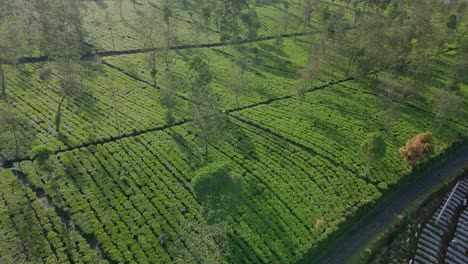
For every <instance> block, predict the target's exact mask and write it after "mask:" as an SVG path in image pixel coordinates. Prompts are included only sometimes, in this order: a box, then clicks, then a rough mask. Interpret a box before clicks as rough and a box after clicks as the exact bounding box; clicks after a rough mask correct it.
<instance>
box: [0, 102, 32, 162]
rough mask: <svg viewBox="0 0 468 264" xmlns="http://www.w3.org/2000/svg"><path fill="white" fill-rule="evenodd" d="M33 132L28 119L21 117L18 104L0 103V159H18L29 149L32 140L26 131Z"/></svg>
mask: <svg viewBox="0 0 468 264" xmlns="http://www.w3.org/2000/svg"><path fill="white" fill-rule="evenodd" d="M25 130H27V131H33V129H32V128H31V126H30V123H29V122H28V119H27V118H26V117H25V116H23V115H21V114H20V112H19V110H18V108H17V106H16V103H11V102H8V101H4V102H0V157H3V158H5V159H17V158H19V157H20V155H21V154H23V153H24V152H25V150H26V149H27V148H29V146H30V144H32V142H31V138H29V136H32V135H28V133H25V132H24V131H25Z"/></svg>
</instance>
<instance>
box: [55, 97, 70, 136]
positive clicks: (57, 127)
mask: <svg viewBox="0 0 468 264" xmlns="http://www.w3.org/2000/svg"><path fill="white" fill-rule="evenodd" d="M66 97H67V96H66V95H64V96H63V97H62V99H61V100H60V103H59V106H58V109H57V114H56V116H55V131H57V134H60V121H61V119H62V105H63V103H64V102H65V98H66Z"/></svg>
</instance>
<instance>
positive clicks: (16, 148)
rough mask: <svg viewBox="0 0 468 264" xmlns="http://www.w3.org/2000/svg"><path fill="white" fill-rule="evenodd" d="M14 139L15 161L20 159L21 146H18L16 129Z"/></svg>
mask: <svg viewBox="0 0 468 264" xmlns="http://www.w3.org/2000/svg"><path fill="white" fill-rule="evenodd" d="M13 129H14V131H13V138H14V139H15V159H18V156H19V146H18V135H17V134H16V132H17V131H16V130H17V129H16V128H13Z"/></svg>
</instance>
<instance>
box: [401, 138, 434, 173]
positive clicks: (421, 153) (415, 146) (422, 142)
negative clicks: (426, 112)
mask: <svg viewBox="0 0 468 264" xmlns="http://www.w3.org/2000/svg"><path fill="white" fill-rule="evenodd" d="M399 151H400V154H401V155H402V156H403V159H404V160H405V162H406V163H408V164H410V165H411V166H415V165H417V164H418V163H419V162H421V161H423V160H425V159H427V158H429V157H430V156H432V154H434V143H433V141H432V133H431V132H426V133H420V134H417V135H416V136H415V137H414V138H412V139H410V140H408V141H407V142H406V145H404V146H403V147H401V148H400V150H399Z"/></svg>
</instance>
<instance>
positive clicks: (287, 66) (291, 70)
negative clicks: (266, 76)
mask: <svg viewBox="0 0 468 264" xmlns="http://www.w3.org/2000/svg"><path fill="white" fill-rule="evenodd" d="M258 45H259V47H260V49H259V50H258V54H257V59H256V67H257V69H261V70H262V71H265V72H268V73H270V74H272V75H275V76H278V77H282V78H286V79H296V77H297V76H296V75H297V74H296V73H297V70H298V69H299V67H298V66H297V65H295V64H293V63H292V62H291V61H289V60H287V59H285V58H288V55H287V54H286V53H284V51H282V50H281V51H280V53H279V54H278V55H279V56H278V57H277V56H276V51H275V48H274V46H273V45H271V44H268V43H259V44H258Z"/></svg>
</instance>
